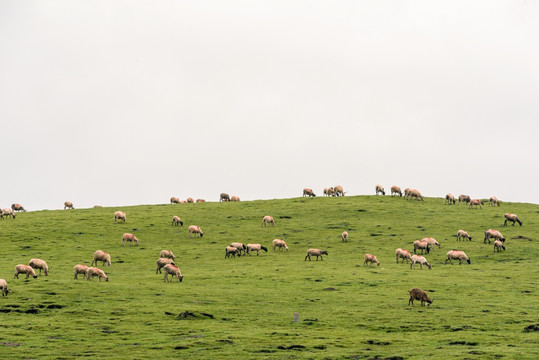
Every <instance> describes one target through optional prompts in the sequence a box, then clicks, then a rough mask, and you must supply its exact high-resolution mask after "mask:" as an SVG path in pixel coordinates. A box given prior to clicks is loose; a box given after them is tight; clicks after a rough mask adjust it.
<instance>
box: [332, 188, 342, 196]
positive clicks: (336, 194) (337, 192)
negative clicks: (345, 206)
mask: <svg viewBox="0 0 539 360" xmlns="http://www.w3.org/2000/svg"><path fill="white" fill-rule="evenodd" d="M333 190H334V191H335V196H344V194H345V193H344V190H343V188H342V186H341V185H337V186H335V187H334V188H333Z"/></svg>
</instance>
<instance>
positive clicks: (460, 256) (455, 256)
mask: <svg viewBox="0 0 539 360" xmlns="http://www.w3.org/2000/svg"><path fill="white" fill-rule="evenodd" d="M452 260H458V261H459V265H460V264H462V260H465V261H466V262H467V263H468V264H471V263H472V261H471V260H470V258H469V257H468V256H467V255H466V254H465V253H464V251H460V250H449V251H448V252H447V259H446V260H445V264H447V262H448V261H449V263H450V264H451V265H453V261H452Z"/></svg>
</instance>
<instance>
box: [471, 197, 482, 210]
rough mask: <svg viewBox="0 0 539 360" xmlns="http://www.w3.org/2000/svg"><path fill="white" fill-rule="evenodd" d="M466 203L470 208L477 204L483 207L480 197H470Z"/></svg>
mask: <svg viewBox="0 0 539 360" xmlns="http://www.w3.org/2000/svg"><path fill="white" fill-rule="evenodd" d="M468 205H469V208H470V209H471V208H472V206H475V208H476V209H477V207H478V206H481V209H482V208H483V202H482V201H481V200H480V199H472V200H470V202H469V204H468Z"/></svg>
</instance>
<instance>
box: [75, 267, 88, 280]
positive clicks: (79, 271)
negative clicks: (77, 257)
mask: <svg viewBox="0 0 539 360" xmlns="http://www.w3.org/2000/svg"><path fill="white" fill-rule="evenodd" d="M86 271H88V266H86V265H82V264H77V265H75V266H73V272H74V273H75V276H74V278H75V279H77V275H79V274H82V278H83V279H86Z"/></svg>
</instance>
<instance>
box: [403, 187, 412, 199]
mask: <svg viewBox="0 0 539 360" xmlns="http://www.w3.org/2000/svg"><path fill="white" fill-rule="evenodd" d="M411 190H412V189H410V188H406V189H404V198H405V199H408V197H410V191H411Z"/></svg>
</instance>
